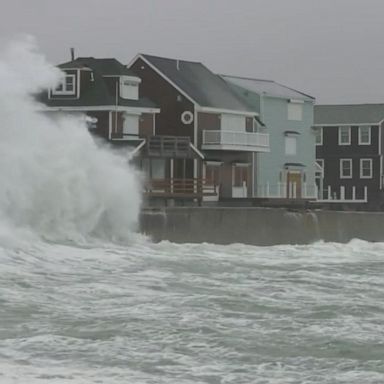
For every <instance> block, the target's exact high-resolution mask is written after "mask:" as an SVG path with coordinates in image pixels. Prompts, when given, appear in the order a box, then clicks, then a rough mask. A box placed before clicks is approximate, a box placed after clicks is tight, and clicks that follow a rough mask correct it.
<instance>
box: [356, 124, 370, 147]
mask: <svg viewBox="0 0 384 384" xmlns="http://www.w3.org/2000/svg"><path fill="white" fill-rule="evenodd" d="M361 128H369V131H368V133H369V141H368V142H367V143H363V142H362V141H361ZM358 131H359V132H358V138H359V141H358V143H359V145H371V141H372V127H371V126H367V125H359V129H358Z"/></svg>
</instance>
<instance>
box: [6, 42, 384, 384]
mask: <svg viewBox="0 0 384 384" xmlns="http://www.w3.org/2000/svg"><path fill="white" fill-rule="evenodd" d="M59 78H60V74H59V73H58V70H57V69H55V68H53V67H52V65H50V64H49V63H47V61H46V60H45V58H44V57H43V56H42V55H41V54H39V53H38V51H37V48H36V45H35V44H34V43H33V41H32V40H30V39H27V40H26V41H23V40H22V41H16V42H13V43H10V44H9V45H8V46H7V47H5V48H4V49H2V47H0V175H1V180H0V384H3V383H4V384H17V383H21V384H24V383H30V384H36V383H38V384H41V383H64V384H65V383H71V384H83V383H106V384H117V383H132V384H136V383H140V384H141V383H143V384H144V383H146V384H150V383H153V384H155V383H156V384H157V383H164V384H165V383H167V384H169V383H174V384H187V383H211V384H219V383H220V384H229V383H233V384H241V383H246V384H248V383H260V384H262V383H263V384H267V383H271V384H277V383H284V384H285V383H307V384H309V383H329V384H334V383H345V384H347V383H348V384H357V383H359V384H360V383H364V384H372V383H380V384H382V383H384V360H383V359H384V327H383V325H384V278H383V277H384V244H369V243H364V242H361V241H353V242H351V243H350V244H348V245H337V244H316V245H311V246H301V247H293V246H279V247H270V248H260V247H251V246H245V245H232V246H214V245H207V244H202V245H175V244H170V243H161V244H151V243H150V242H148V241H146V240H145V239H142V238H140V237H137V236H134V235H133V234H132V232H131V231H130V229H132V228H133V227H134V226H135V223H136V220H137V214H138V212H139V206H140V193H139V191H140V185H139V178H138V177H137V175H136V173H135V172H134V171H133V170H132V169H130V168H129V166H128V164H127V157H128V156H127V155H128V154H127V153H120V155H119V156H118V155H115V154H112V153H111V151H110V150H109V148H107V150H105V149H103V148H100V143H99V144H98V145H96V144H95V142H94V141H93V140H92V138H91V137H90V135H89V134H88V132H87V130H86V127H85V124H84V119H83V117H82V116H77V117H73V116H72V117H68V116H57V115H52V114H49V115H48V114H46V113H42V112H41V106H39V105H37V104H36V102H35V99H34V97H33V96H32V95H34V94H36V93H37V92H39V91H41V89H45V88H47V87H52V86H55V84H57V81H58V80H59ZM127 234H128V236H127ZM43 238H44V239H46V241H44V240H42V239H43ZM95 238H97V239H99V240H98V241H99V243H97V244H96V243H95V242H94V241H95V240H93V243H92V244H91V243H90V239H95ZM47 239H49V242H48V241H47ZM68 239H71V241H72V243H71V244H72V245H70V244H68ZM101 239H103V240H101ZM112 241H113V242H117V241H119V243H120V244H121V243H125V244H129V245H126V246H117V245H113V244H112ZM80 243H81V244H83V245H82V246H79V245H77V246H76V245H74V244H80ZM64 244H66V245H64Z"/></svg>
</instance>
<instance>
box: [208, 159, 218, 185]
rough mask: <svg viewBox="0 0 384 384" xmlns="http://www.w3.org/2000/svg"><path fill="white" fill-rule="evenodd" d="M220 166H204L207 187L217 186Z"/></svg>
mask: <svg viewBox="0 0 384 384" xmlns="http://www.w3.org/2000/svg"><path fill="white" fill-rule="evenodd" d="M219 177H220V164H219V163H218V164H207V165H206V166H205V182H206V184H207V185H219Z"/></svg>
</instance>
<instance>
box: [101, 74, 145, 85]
mask: <svg viewBox="0 0 384 384" xmlns="http://www.w3.org/2000/svg"><path fill="white" fill-rule="evenodd" d="M102 77H125V78H126V80H128V81H132V82H133V83H136V84H140V83H141V79H140V77H138V76H130V75H102Z"/></svg>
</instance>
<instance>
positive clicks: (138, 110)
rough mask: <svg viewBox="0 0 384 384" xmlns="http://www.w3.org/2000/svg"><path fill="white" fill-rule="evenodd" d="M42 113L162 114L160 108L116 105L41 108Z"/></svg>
mask: <svg viewBox="0 0 384 384" xmlns="http://www.w3.org/2000/svg"><path fill="white" fill-rule="evenodd" d="M41 110H42V111H79V112H87V111H106V112H108V111H110V110H114V111H118V112H131V113H132V114H138V115H140V114H141V113H160V109H159V108H144V107H124V106H121V105H119V106H117V108H116V106H115V105H100V106H86V105H84V106H80V107H49V106H43V107H42V108H41Z"/></svg>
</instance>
